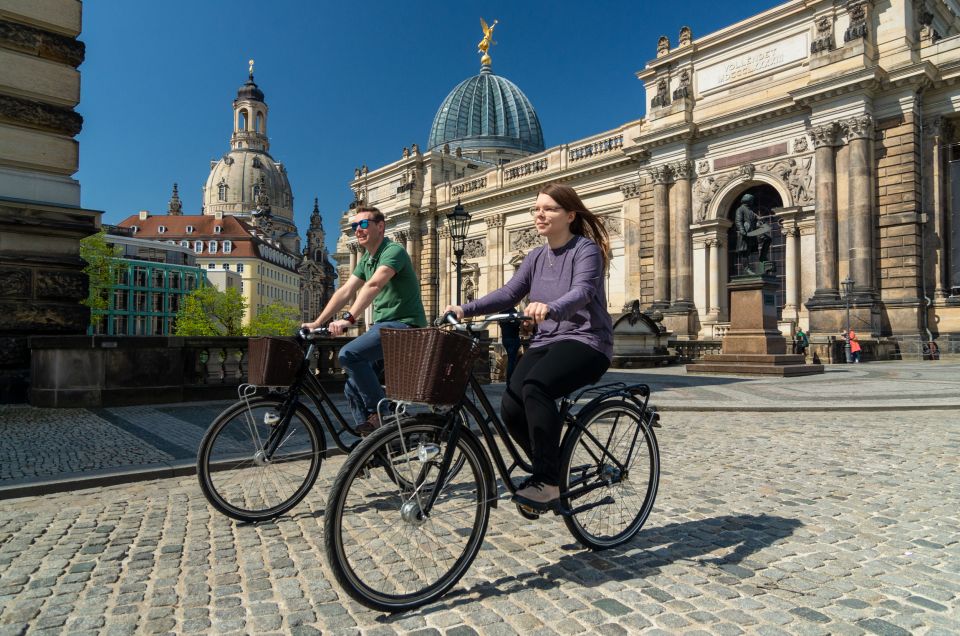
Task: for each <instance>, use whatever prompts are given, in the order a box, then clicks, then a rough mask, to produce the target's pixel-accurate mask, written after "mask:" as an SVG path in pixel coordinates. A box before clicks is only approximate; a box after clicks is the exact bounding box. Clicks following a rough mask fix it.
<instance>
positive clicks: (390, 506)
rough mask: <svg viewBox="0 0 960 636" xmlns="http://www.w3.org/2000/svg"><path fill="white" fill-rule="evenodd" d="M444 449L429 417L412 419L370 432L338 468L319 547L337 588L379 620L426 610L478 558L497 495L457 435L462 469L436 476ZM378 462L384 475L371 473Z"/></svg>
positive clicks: (470, 443) (467, 438) (465, 437)
mask: <svg viewBox="0 0 960 636" xmlns="http://www.w3.org/2000/svg"><path fill="white" fill-rule="evenodd" d="M440 421H441V422H442V420H440ZM447 440H448V437H447V434H446V431H445V429H444V427H443V426H442V424H439V423H438V421H437V419H436V418H431V417H430V416H416V417H414V418H412V419H411V420H410V421H409V422H406V423H403V424H402V426H401V427H395V426H390V427H383V428H381V429H379V430H377V431H376V432H374V433H373V434H372V435H371V436H370V437H368V438H367V439H365V440H364V441H363V442H361V443H360V445H359V446H357V447H356V448H355V449H354V450H353V451H352V452H351V453H350V456H349V457H348V458H347V460H346V461H345V462H344V464H343V466H342V467H341V469H340V472H339V473H338V475H337V478H336V480H335V481H334V484H333V488H332V490H331V492H330V496H329V498H328V501H327V510H326V514H325V519H324V547H325V549H326V555H327V562H328V563H329V564H330V568H331V570H332V571H333V574H334V577H335V578H336V579H337V582H338V583H340V585H341V586H342V587H343V589H344V590H345V591H346V592H347V593H348V594H349V595H350V596H351V597H353V598H354V599H355V600H356V601H358V602H359V603H361V604H363V605H365V606H367V607H370V608H372V609H377V610H381V611H387V612H398V611H403V610H408V609H413V608H415V607H419V606H421V605H425V604H426V603H429V602H431V601H433V600H435V599H437V598H439V597H440V596H441V595H443V594H444V593H445V592H446V591H447V590H449V589H450V588H451V587H452V586H453V585H454V584H455V583H456V582H457V581H458V580H460V577H462V576H463V574H464V573H465V572H466V571H467V568H469V567H470V564H471V563H472V562H473V559H474V557H476V555H477V552H478V551H479V550H480V545H481V543H482V541H483V536H484V534H485V533H486V528H487V521H488V518H489V509H490V499H491V498H492V497H495V496H496V495H495V493H492V492H491V491H490V485H489V484H490V481H489V478H488V473H487V471H488V470H490V469H489V466H488V463H487V461H486V456H485V455H483V451H482V449H481V447H480V445H479V443H478V442H477V440H476V438H475V437H474V436H473V434H472V433H470V432H469V431H467V430H463V431H461V432H460V435H459V436H458V439H457V442H456V446H455V448H454V449H453V453H454V455H453V458H454V460H455V461H456V460H457V458H458V457H462V460H461V462H462V463H461V465H460V467H459V469H458V470H456V471H455V472H454V471H452V470H450V471H448V472H447V474H446V475H445V476H442V477H441V476H440V475H439V469H440V467H441V462H442V460H443V457H444V453H445V452H446V451H447V448H448V442H447ZM384 462H386V463H387V464H388V465H389V467H390V468H389V470H388V471H384V470H377V468H378V467H382V466H383V465H384ZM390 472H394V473H396V474H397V475H399V476H400V477H401V479H391V477H390V475H389V473H390ZM438 484H439V486H438ZM435 489H439V492H437V496H436V499H435V501H434V504H433V506H432V508H430V509H429V510H427V511H425V510H424V508H425V507H426V504H427V501H428V500H429V498H430V496H431V495H432V494H433V491H434V490H435Z"/></svg>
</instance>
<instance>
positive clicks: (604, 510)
mask: <svg viewBox="0 0 960 636" xmlns="http://www.w3.org/2000/svg"><path fill="white" fill-rule="evenodd" d="M577 421H578V422H580V426H572V427H571V428H570V429H569V430H568V432H567V435H566V439H565V440H564V444H563V455H562V458H561V479H563V480H565V481H564V483H565V485H566V488H565V491H564V495H561V504H562V505H563V507H564V508H566V509H568V510H574V511H575V513H574V514H570V515H567V516H564V518H563V520H564V522H565V523H566V524H567V528H568V529H569V530H570V532H571V534H573V536H574V538H576V539H577V541H579V542H580V543H582V544H583V545H584V546H586V547H588V548H591V549H594V550H602V549H605V548H612V547H614V546H617V545H620V544H622V543H625V542H627V541H629V540H630V539H632V538H633V537H634V536H635V535H636V534H637V532H639V531H640V528H641V527H642V526H643V524H644V522H645V521H646V520H647V517H648V516H649V515H650V510H651V509H652V508H653V502H654V500H655V499H656V496H657V486H658V484H659V483H660V450H659V448H658V446H657V439H656V436H655V435H654V433H653V429H652V428H651V427H650V426H649V424H648V423H647V422H645V421H644V420H643V418H642V417H641V413H640V411H639V410H638V409H637V408H636V407H634V406H633V405H632V404H629V403H627V402H624V401H622V400H619V399H614V400H605V401H602V402H600V403H598V404H597V405H595V406H593V407H591V408H590V410H589V411H588V412H586V413H583V414H579V415H578V416H577Z"/></svg>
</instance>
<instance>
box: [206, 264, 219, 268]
mask: <svg viewBox="0 0 960 636" xmlns="http://www.w3.org/2000/svg"><path fill="white" fill-rule="evenodd" d="M207 269H217V265H216V263H207Z"/></svg>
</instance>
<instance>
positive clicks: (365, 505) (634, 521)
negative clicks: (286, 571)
mask: <svg viewBox="0 0 960 636" xmlns="http://www.w3.org/2000/svg"><path fill="white" fill-rule="evenodd" d="M451 316H452V314H448V315H447V316H445V317H444V318H445V319H446V320H448V321H449V322H451V323H456V320H455V318H451ZM518 318H519V316H518V315H517V314H516V313H508V314H498V315H494V316H488V317H487V319H486V320H485V321H483V322H482V323H481V326H480V328H481V329H483V328H486V326H487V325H489V324H490V323H491V322H493V321H498V320H516V319H518ZM457 328H459V329H462V330H464V331H465V332H466V333H467V334H470V335H471V337H473V334H472V330H471V327H470V326H469V325H466V326H464V325H457ZM468 385H469V387H470V388H471V389H472V390H473V393H474V394H475V395H476V398H477V400H478V402H479V406H477V405H475V404H474V403H472V402H470V401H469V400H468V399H467V398H466V397H465V398H464V400H463V402H462V404H461V407H460V411H459V412H463V413H466V414H467V415H468V418H467V419H469V422H470V423H474V424H475V425H476V428H477V430H479V432H480V435H481V436H482V438H483V440H484V441H485V442H486V448H484V445H483V444H482V443H481V441H480V438H478V436H477V435H476V434H475V433H474V432H473V430H471V427H470V426H465V425H464V423H465V421H466V419H465V418H463V417H454V416H451V415H447V416H441V415H436V414H433V415H423V416H414V417H411V418H407V419H400V420H398V421H397V422H396V423H395V425H392V426H385V427H383V428H381V429H380V430H378V431H376V432H375V433H374V434H373V435H371V436H370V437H368V438H367V439H365V440H364V441H363V442H362V443H361V444H360V445H359V446H357V447H356V448H355V449H354V450H353V452H352V453H351V454H350V456H349V457H348V458H347V460H346V461H345V462H344V464H343V466H342V467H341V469H340V472H339V473H338V474H337V478H336V480H335V482H334V484H333V487H332V489H331V492H330V496H329V499H328V502H327V512H326V515H325V520H324V530H325V537H324V547H325V550H326V555H327V560H328V563H329V564H330V567H331V569H332V571H333V574H334V576H335V578H336V579H337V581H338V582H339V583H340V585H341V586H342V587H343V588H344V589H345V590H346V592H347V593H348V594H349V595H350V596H351V597H353V598H354V599H356V600H357V601H358V602H360V603H362V604H363V605H365V606H367V607H370V608H373V609H378V610H383V611H388V612H397V611H403V610H408V609H412V608H416V607H419V606H421V605H424V604H426V603H429V602H431V601H433V600H435V599H437V598H439V597H440V596H441V595H443V594H444V593H445V592H447V590H449V589H450V588H451V587H452V586H453V585H454V584H455V583H456V582H457V581H458V580H459V579H460V577H462V576H463V574H464V573H465V572H466V571H467V568H469V567H470V564H471V563H472V562H473V559H474V557H476V555H477V553H478V552H479V550H480V546H481V544H482V542H483V538H484V534H485V533H486V528H487V521H488V519H489V514H490V507H491V506H496V505H497V503H498V500H499V496H498V489H497V483H496V474H495V473H494V466H496V472H497V473H499V475H500V477H501V479H502V481H503V484H504V487H505V488H506V490H508V491H509V492H510V493H511V494H514V493H516V491H517V490H518V489H519V488H520V487H521V486H520V485H519V484H514V483H513V481H512V480H511V475H512V473H513V472H514V471H515V470H516V469H520V470H523V471H525V472H527V473H531V472H532V467H531V466H530V465H529V463H528V462H527V461H526V460H525V459H524V458H523V456H522V453H521V452H520V451H518V449H517V447H516V446H515V445H514V443H513V441H512V440H511V439H510V436H509V434H508V433H507V431H506V427H505V426H504V424H503V423H502V422H501V421H500V419H499V417H497V414H496V412H495V410H494V408H493V406H492V404H491V403H490V400H489V398H488V397H487V395H486V393H485V392H484V391H483V388H482V387H481V386H480V384H479V383H478V381H477V379H476V378H475V377H474V376H473V375H472V374H471V375H470V377H469V380H468ZM649 397H650V389H649V387H648V386H647V385H645V384H633V385H627V384H625V383H621V382H617V383H611V384H604V385H600V386H595V387H591V388H587V389H584V390H581V391H580V392H578V393H577V394H575V395H573V396H572V397H571V396H566V397H564V398H563V399H562V400H561V403H560V414H561V417H562V419H563V421H564V423H565V424H566V425H567V430H566V433H565V434H564V437H563V441H562V446H561V448H562V453H561V479H562V481H563V483H562V484H561V486H560V504H559V507H558V508H557V509H556V510H555V512H556V513H557V514H559V515H561V516H562V518H563V520H564V522H565V523H566V525H567V528H568V529H569V530H570V532H571V533H572V534H573V536H574V537H575V538H576V539H577V541H579V542H580V543H581V544H583V545H584V546H586V547H588V548H591V549H594V550H601V549H604V548H611V547H614V546H617V545H620V544H622V543H624V542H626V541H629V540H630V539H632V538H633V537H634V536H635V535H636V534H637V532H639V530H640V528H641V527H642V526H643V524H644V522H645V521H646V519H647V517H648V516H649V514H650V511H651V509H652V507H653V503H654V500H655V498H656V495H657V486H658V483H659V479H660V454H659V449H658V446H657V440H656V436H655V435H654V431H653V428H654V427H659V416H658V414H657V413H656V412H655V410H654V409H653V408H652V407H650V406H648V401H649ZM582 398H589V400H588V401H587V402H586V403H585V404H584V405H583V406H582V407H580V408H579V409H577V410H576V413H574V412H573V410H574V405H576V404H577V403H578V402H579V401H580V400H581V399H582ZM400 406H401V411H402V407H403V406H404V405H403V404H401V405H400ZM494 431H496V433H497V434H498V437H495V435H494ZM500 445H502V446H504V447H505V448H506V450H507V453H508V455H509V456H510V458H511V459H512V464H511V466H509V467H508V466H507V465H506V462H505V461H504V456H503V453H502V452H501V450H500ZM380 457H387V458H388V459H389V461H390V465H391V466H393V467H394V469H395V470H396V471H398V472H399V473H400V474H401V475H402V476H403V477H404V479H402V480H394V479H389V478H388V477H387V476H386V475H381V474H380V473H379V472H371V470H370V467H371V466H372V465H376V464H377V463H378V462H379V461H380V460H379V459H378V458H380ZM491 458H492V462H493V463H491ZM521 483H522V482H521ZM438 485H439V486H438ZM518 508H519V509H520V512H521V514H523V515H524V516H525V517H527V518H531V519H533V518H536V517H538V516H539V513H538V512H536V511H534V510H531V509H525V508H523V507H521V506H518Z"/></svg>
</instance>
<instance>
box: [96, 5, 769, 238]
mask: <svg viewBox="0 0 960 636" xmlns="http://www.w3.org/2000/svg"><path fill="white" fill-rule="evenodd" d="M778 4H780V2H776V1H774V0H737V1H736V2H722V3H721V2H717V1H716V0H713V1H706V0H689V1H683V0H676V1H674V2H669V3H661V2H649V1H642V0H635V1H632V2H627V1H623V2H618V1H613V0H593V1H590V2H572V1H568V2H543V1H529V2H521V1H518V0H514V1H497V0H490V1H487V2H483V3H470V2H449V1H444V2H432V1H431V2H427V1H425V0H424V1H418V0H408V1H407V2H387V1H385V0H371V1H367V2H352V3H347V2H327V1H320V0H317V1H309V2H308V1H307V0H297V1H294V0H275V1H274V2H269V3H268V2H253V1H250V0H203V1H197V0H190V1H187V0H167V1H165V2H140V1H135V2H131V1H130V0H88V1H87V2H84V4H83V33H82V34H81V36H80V38H81V40H83V41H84V42H85V43H86V47H87V55H86V61H85V62H84V63H83V65H82V66H81V71H82V88H81V101H80V105H79V106H78V108H77V110H78V111H79V112H80V114H81V115H83V117H84V126H83V132H82V133H81V134H80V136H79V141H80V171H79V173H78V174H77V178H78V179H79V180H80V183H81V188H82V205H83V206H84V207H86V208H91V209H96V210H103V211H104V212H105V214H104V217H103V219H104V222H106V223H116V222H117V221H119V220H121V219H123V218H125V217H126V216H128V215H130V214H134V213H136V212H137V211H138V210H141V209H146V210H150V211H152V212H156V213H164V212H165V211H166V207H167V201H168V199H169V198H170V190H171V187H172V184H173V183H174V182H177V183H179V184H180V196H181V199H182V200H183V202H184V212H185V213H187V214H198V213H199V212H200V205H201V201H202V199H201V187H202V186H203V183H204V181H205V180H206V177H207V174H208V173H209V167H210V163H209V162H210V160H211V159H214V158H218V157H220V156H221V155H222V154H223V153H224V152H226V151H227V150H228V148H229V138H230V133H231V126H232V100H233V98H234V97H235V95H236V91H237V88H238V87H239V86H240V85H241V84H243V82H244V81H246V78H247V60H248V59H250V58H253V59H255V60H256V70H255V75H256V81H257V84H258V85H259V86H260V88H261V89H262V90H263V91H264V93H265V95H266V102H267V105H268V106H269V107H270V120H269V132H270V143H271V149H270V150H271V154H272V155H273V157H274V158H275V159H277V160H278V161H282V162H283V163H284V164H285V165H286V167H287V170H288V174H289V176H290V181H291V184H292V186H293V194H294V207H295V214H296V222H297V224H298V226H299V227H300V229H301V232H303V231H305V229H306V226H307V224H308V218H309V215H310V211H311V210H312V209H313V199H314V197H318V198H319V200H320V210H321V212H322V214H323V219H324V227H325V228H326V230H327V234H328V241H327V242H328V245H330V247H331V248H332V247H333V245H334V243H335V241H336V236H334V235H333V234H334V233H335V232H336V228H337V219H338V218H339V216H340V214H341V213H342V212H343V210H345V209H346V207H347V205H348V204H349V202H350V200H351V199H352V194H351V192H350V189H349V187H348V186H347V184H348V182H349V181H350V180H351V179H352V177H353V169H354V167H356V166H359V165H361V164H364V163H366V164H367V165H368V166H370V167H371V169H372V168H375V167H377V166H381V165H384V164H386V163H389V162H391V161H395V160H396V159H399V158H400V154H401V150H402V148H403V147H404V146H409V145H410V144H412V143H418V144H420V146H421V147H422V148H425V146H426V141H427V135H428V134H429V130H430V124H431V122H432V121H433V116H434V113H435V112H436V109H437V107H438V106H439V105H440V103H441V102H442V101H443V98H444V97H445V96H446V95H447V93H448V92H449V91H450V90H451V89H452V88H453V87H454V86H456V85H457V84H458V83H459V82H460V81H461V80H463V79H466V78H467V77H470V76H472V75H475V74H476V73H477V72H478V71H479V68H480V62H479V55H477V53H476V44H477V42H479V41H480V38H481V37H482V35H483V34H482V32H481V30H480V17H484V18H485V19H486V20H487V22H492V21H493V20H494V19H497V20H499V24H498V25H497V27H496V30H495V33H494V40H495V41H496V42H497V45H496V46H494V47H492V51H491V55H492V58H493V72H494V73H496V74H498V75H501V76H503V77H506V78H508V79H510V80H511V81H513V82H514V83H515V84H517V85H518V86H519V87H520V88H521V90H523V91H524V92H525V93H526V95H527V97H529V98H530V101H531V102H532V103H533V105H534V107H535V108H536V109H537V113H538V115H539V117H540V122H541V125H542V127H543V131H544V136H545V141H546V144H547V147H550V146H555V145H558V144H562V143H566V142H568V141H573V140H576V139H579V138H582V137H586V136H589V135H592V134H596V133H598V132H601V131H604V130H607V129H610V128H613V127H616V126H618V125H620V124H622V123H624V122H627V121H631V120H634V119H637V118H639V117H642V116H643V114H644V113H643V103H642V101H643V89H642V85H641V83H640V81H639V80H637V79H636V77H635V76H634V73H635V72H636V71H638V70H640V69H642V68H643V66H644V64H645V63H646V62H647V61H648V60H650V59H651V58H653V57H654V56H655V52H656V43H657V38H658V37H659V36H660V35H667V36H668V37H669V38H670V40H671V42H672V43H673V44H674V45H676V41H677V34H678V33H679V31H680V27H681V26H684V25H688V26H690V27H691V29H692V30H693V35H694V38H697V37H699V36H702V35H705V34H707V33H710V32H713V31H716V30H718V29H722V28H724V27H726V26H729V25H731V24H733V23H734V22H737V21H739V20H742V19H744V18H747V17H749V16H751V15H754V14H756V13H759V12H761V11H764V10H766V9H769V8H771V7H773V6H776V5H778Z"/></svg>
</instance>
